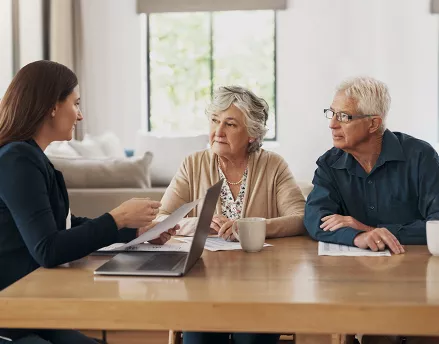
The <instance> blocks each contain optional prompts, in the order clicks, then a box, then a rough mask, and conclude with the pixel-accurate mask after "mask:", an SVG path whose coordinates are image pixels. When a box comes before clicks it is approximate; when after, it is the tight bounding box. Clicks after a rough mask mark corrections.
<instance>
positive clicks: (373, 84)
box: [337, 77, 391, 131]
mask: <svg viewBox="0 0 439 344" xmlns="http://www.w3.org/2000/svg"><path fill="white" fill-rule="evenodd" d="M338 92H344V94H345V95H346V96H347V97H350V98H352V99H354V100H356V101H357V110H358V111H359V112H360V113H361V114H363V115H379V116H381V118H382V119H383V124H382V126H381V130H382V131H384V130H385V128H386V125H385V123H386V117H387V113H388V112H389V108H390V102H391V98H390V94H389V89H388V88H387V85H386V84H385V83H383V82H382V81H379V80H377V79H374V78H371V77H355V78H352V79H348V80H346V81H343V82H342V83H341V84H340V85H339V86H338V87H337V93H338Z"/></svg>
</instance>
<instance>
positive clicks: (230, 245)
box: [176, 237, 273, 251]
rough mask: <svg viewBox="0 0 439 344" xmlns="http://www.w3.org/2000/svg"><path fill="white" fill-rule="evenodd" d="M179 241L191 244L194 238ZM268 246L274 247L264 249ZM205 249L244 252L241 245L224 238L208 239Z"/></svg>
mask: <svg viewBox="0 0 439 344" xmlns="http://www.w3.org/2000/svg"><path fill="white" fill-rule="evenodd" d="M176 239H177V240H180V241H183V242H186V243H191V242H192V239H193V238H192V237H186V238H176ZM267 246H273V245H269V244H264V247H267ZM204 248H205V249H206V250H208V251H233V250H242V247H241V244H240V243H239V242H236V241H226V240H224V239H223V238H216V237H208V238H207V240H206V244H205V245H204Z"/></svg>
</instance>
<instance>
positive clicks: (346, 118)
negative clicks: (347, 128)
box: [323, 109, 378, 123]
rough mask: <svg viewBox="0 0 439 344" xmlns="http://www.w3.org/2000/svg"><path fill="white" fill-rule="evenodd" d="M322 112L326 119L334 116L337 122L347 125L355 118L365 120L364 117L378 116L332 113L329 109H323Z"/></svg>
mask: <svg viewBox="0 0 439 344" xmlns="http://www.w3.org/2000/svg"><path fill="white" fill-rule="evenodd" d="M323 112H324V113H325V117H326V118H327V119H332V118H333V117H334V116H335V118H336V119H337V121H339V122H342V123H348V122H350V121H351V120H353V119H355V118H365V117H374V116H378V115H348V114H347V113H344V112H334V111H333V110H331V109H324V110H323Z"/></svg>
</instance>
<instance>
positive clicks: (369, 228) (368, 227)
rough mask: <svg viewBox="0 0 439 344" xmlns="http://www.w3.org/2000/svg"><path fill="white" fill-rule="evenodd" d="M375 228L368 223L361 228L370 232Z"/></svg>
mask: <svg viewBox="0 0 439 344" xmlns="http://www.w3.org/2000/svg"><path fill="white" fill-rule="evenodd" d="M374 229H375V227H371V226H367V225H364V227H363V228H361V230H363V231H365V232H370V231H373V230H374Z"/></svg>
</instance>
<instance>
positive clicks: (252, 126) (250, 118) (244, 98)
mask: <svg viewBox="0 0 439 344" xmlns="http://www.w3.org/2000/svg"><path fill="white" fill-rule="evenodd" d="M232 104H233V105H235V106H236V107H237V108H238V109H239V110H241V112H242V113H243V114H244V119H245V125H246V126H247V133H248V135H249V136H250V137H254V138H255V140H254V141H253V142H252V143H250V144H249V145H248V152H249V153H252V152H256V151H258V150H259V148H261V146H262V141H263V140H264V137H265V134H266V133H267V127H266V124H267V118H268V104H267V102H266V101H265V100H264V99H262V98H259V97H257V96H256V95H255V94H254V93H253V92H252V91H250V90H248V89H246V88H244V87H241V86H222V87H219V88H218V89H217V90H216V91H215V92H214V95H213V100H212V103H211V104H210V105H209V106H208V107H207V108H206V115H207V116H208V117H209V118H211V117H212V115H214V114H219V113H220V112H223V111H226V110H227V109H228V108H229V107H230V106H231V105H232Z"/></svg>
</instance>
